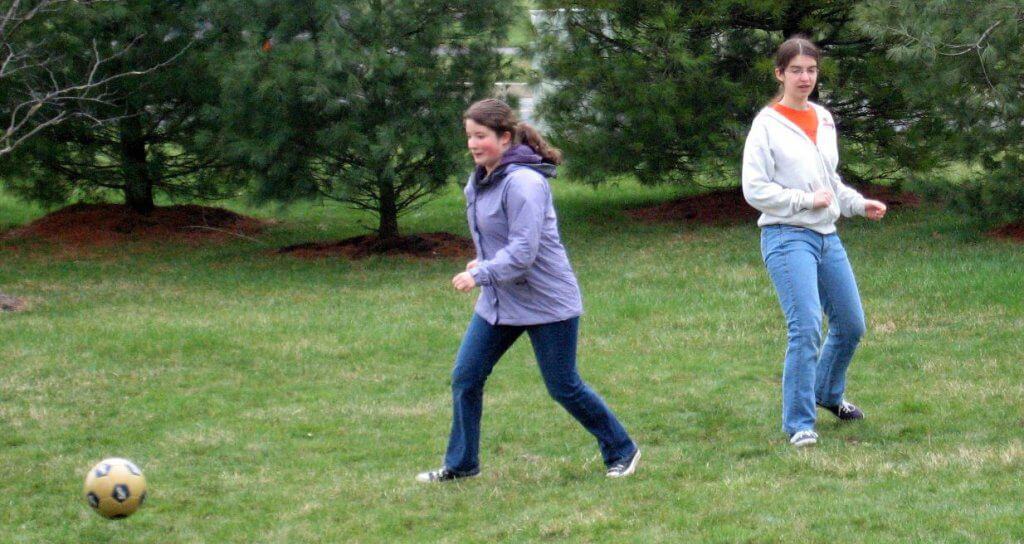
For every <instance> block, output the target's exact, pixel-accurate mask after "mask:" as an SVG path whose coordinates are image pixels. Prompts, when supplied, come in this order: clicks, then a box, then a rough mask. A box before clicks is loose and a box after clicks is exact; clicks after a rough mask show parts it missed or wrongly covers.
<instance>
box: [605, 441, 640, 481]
mask: <svg viewBox="0 0 1024 544" xmlns="http://www.w3.org/2000/svg"><path fill="white" fill-rule="evenodd" d="M639 462H640V448H637V449H636V450H635V451H634V452H633V455H630V456H629V457H627V458H625V459H623V460H621V461H619V462H618V463H615V464H614V465H612V466H610V467H608V473H607V474H606V476H608V477H609V478H624V477H626V476H629V475H630V474H633V473H634V472H635V471H636V465H637V463H639Z"/></svg>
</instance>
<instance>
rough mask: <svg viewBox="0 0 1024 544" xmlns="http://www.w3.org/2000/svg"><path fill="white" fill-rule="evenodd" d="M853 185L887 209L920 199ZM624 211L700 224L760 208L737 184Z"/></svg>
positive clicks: (751, 215) (749, 217)
mask: <svg viewBox="0 0 1024 544" xmlns="http://www.w3.org/2000/svg"><path fill="white" fill-rule="evenodd" d="M854 188H855V189H857V191H859V192H860V193H861V194H862V195H864V196H865V197H866V198H872V199H876V200H881V201H882V202H885V203H886V205H887V206H888V207H889V209H890V210H893V209H896V208H901V207H907V208H915V207H917V206H919V205H920V204H921V199H920V198H919V197H918V196H917V195H915V194H913V193H909V192H905V191H896V190H894V189H892V188H891V187H885V186H882V185H866V186H865V185H857V186H854ZM626 213H627V214H628V215H629V216H630V217H633V218H634V219H639V220H641V221H648V222H658V223H660V222H684V223H698V224H702V225H732V224H737V223H746V222H754V221H757V217H758V216H759V215H760V212H758V211H757V210H755V209H754V208H752V207H750V204H747V202H746V200H744V199H743V191H742V189H740V188H739V187H736V188H732V189H722V190H718V191H712V192H710V193H703V194H699V195H693V196H687V197H683V198H679V199H676V200H672V201H670V202H664V203H662V204H658V205H656V206H651V207H648V208H638V209H634V210H629V211H627V212H626Z"/></svg>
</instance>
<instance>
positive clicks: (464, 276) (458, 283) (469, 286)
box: [452, 272, 476, 293]
mask: <svg viewBox="0 0 1024 544" xmlns="http://www.w3.org/2000/svg"><path fill="white" fill-rule="evenodd" d="M452 286H454V287H455V289H456V290H457V291H462V292H463V293H468V292H470V291H472V290H473V288H474V287H476V280H474V279H473V276H472V275H471V274H470V273H469V272H459V273H458V274H456V275H455V277H454V278H452Z"/></svg>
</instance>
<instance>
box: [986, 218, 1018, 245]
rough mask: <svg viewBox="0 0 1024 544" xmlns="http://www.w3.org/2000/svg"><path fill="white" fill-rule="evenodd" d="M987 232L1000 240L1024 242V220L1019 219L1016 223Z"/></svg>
mask: <svg viewBox="0 0 1024 544" xmlns="http://www.w3.org/2000/svg"><path fill="white" fill-rule="evenodd" d="M986 234H987V235H988V236H990V237H992V238H998V239H1000V240H1012V241H1014V242H1024V221H1017V222H1016V223H1010V224H1009V225H1003V226H1001V227H998V228H995V229H992V230H990V231H988V232H987V233H986Z"/></svg>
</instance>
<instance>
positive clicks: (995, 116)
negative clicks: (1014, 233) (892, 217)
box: [858, 0, 1024, 222]
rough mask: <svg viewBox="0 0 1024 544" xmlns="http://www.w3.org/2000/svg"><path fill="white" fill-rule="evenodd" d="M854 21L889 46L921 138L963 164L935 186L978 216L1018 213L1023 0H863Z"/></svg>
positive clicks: (1023, 207)
mask: <svg viewBox="0 0 1024 544" xmlns="http://www.w3.org/2000/svg"><path fill="white" fill-rule="evenodd" d="M858 19H859V20H860V21H861V24H862V26H863V28H864V29H865V31H866V32H867V33H868V34H869V35H871V36H873V37H874V38H875V39H877V40H879V41H884V42H885V43H886V44H887V46H888V47H889V52H890V56H891V58H892V59H893V60H894V61H895V62H896V67H897V69H896V70H895V71H893V72H892V73H890V74H888V79H889V80H890V81H891V84H892V85H893V86H899V87H901V88H903V89H905V90H906V91H908V92H906V93H905V94H906V95H907V96H909V97H911V99H912V100H913V101H914V102H915V103H916V105H917V107H918V108H920V109H921V110H923V111H927V112H928V116H929V117H931V118H932V119H934V120H935V121H936V122H935V123H934V125H933V127H934V129H933V130H932V131H931V132H930V133H929V134H927V135H926V136H925V139H926V140H927V142H928V145H930V146H933V147H935V148H936V149H939V150H941V152H942V154H943V157H944V158H945V159H946V162H947V163H950V162H960V163H963V164H966V165H968V166H970V167H972V168H971V169H970V170H969V174H968V179H966V180H965V179H959V180H955V181H952V180H945V181H944V182H942V184H941V185H940V187H939V190H940V191H942V192H944V193H947V194H949V195H951V196H953V197H954V199H953V201H954V203H956V204H959V205H961V206H962V208H963V209H964V210H965V211H969V212H972V213H974V214H976V215H980V216H984V218H985V219H986V220H987V221H990V222H1001V221H1013V220H1020V219H1024V85H1022V83H1021V74H1022V73H1024V27H1022V23H1024V2H1021V1H1018V0H997V1H992V2H975V1H971V0H941V1H939V0H925V1H908V0H899V1H885V2H879V1H869V2H865V3H864V5H863V6H861V8H860V9H859V10H858ZM962 171H963V169H961V170H959V172H962Z"/></svg>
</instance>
